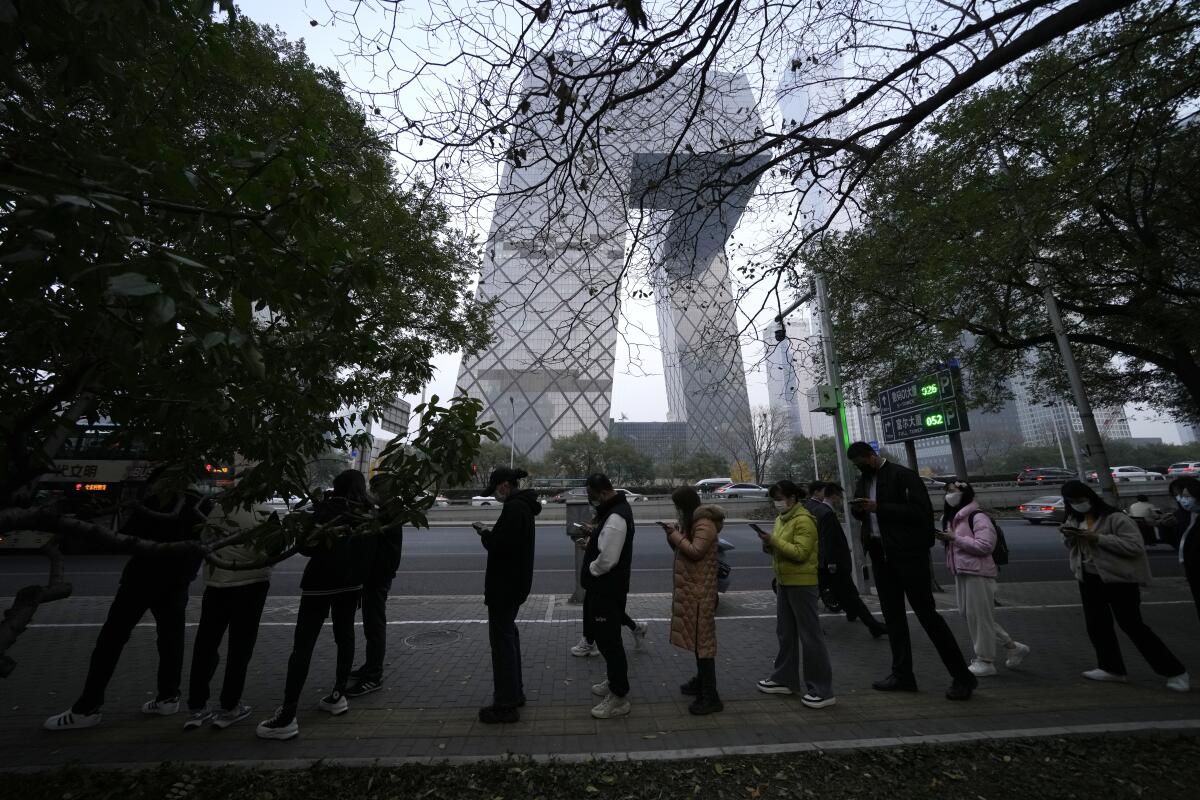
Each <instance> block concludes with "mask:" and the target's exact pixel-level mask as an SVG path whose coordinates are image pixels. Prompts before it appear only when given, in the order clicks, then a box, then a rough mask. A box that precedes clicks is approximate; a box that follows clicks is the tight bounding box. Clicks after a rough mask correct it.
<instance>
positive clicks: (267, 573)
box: [204, 506, 271, 589]
mask: <svg viewBox="0 0 1200 800" xmlns="http://www.w3.org/2000/svg"><path fill="white" fill-rule="evenodd" d="M269 515H270V511H269V510H268V509H266V508H241V507H238V508H233V509H230V510H229V511H227V512H226V511H223V510H222V509H221V507H220V506H216V508H215V509H214V510H213V512H212V514H211V515H210V516H209V520H210V521H212V522H215V523H217V524H219V525H220V526H221V527H222V528H225V529H227V530H228V531H229V532H230V533H233V531H234V530H235V529H237V528H253V527H254V526H256V525H259V524H261V523H262V522H263V521H264V520H265V519H266V518H267V517H268V516H269ZM216 555H217V556H218V557H220V558H222V559H224V560H226V561H241V562H248V561H257V560H258V559H260V558H262V557H263V555H264V554H263V552H262V551H261V550H258V549H257V548H255V547H253V546H252V545H249V544H231V545H229V546H227V547H222V548H221V549H220V550H217V551H216ZM269 580H271V567H258V568H256V569H225V568H224V567H218V566H215V565H213V564H209V563H208V562H205V564H204V585H205V586H211V587H213V588H214V589H232V588H233V587H235V586H249V585H250V584H252V583H262V582H264V581H269Z"/></svg>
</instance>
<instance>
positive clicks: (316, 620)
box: [283, 591, 359, 711]
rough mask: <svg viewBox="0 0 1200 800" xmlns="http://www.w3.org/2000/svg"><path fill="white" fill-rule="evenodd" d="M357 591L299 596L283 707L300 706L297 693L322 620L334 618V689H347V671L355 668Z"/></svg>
mask: <svg viewBox="0 0 1200 800" xmlns="http://www.w3.org/2000/svg"><path fill="white" fill-rule="evenodd" d="M358 598H359V592H356V591H355V592H338V593H337V594H315V595H313V594H306V595H302V596H301V597H300V610H299V611H298V612H297V613H296V635H295V638H294V639H293V640H292V655H291V657H290V658H289V659H288V669H287V681H286V683H285V684H284V688H283V705H284V707H285V708H290V709H292V710H293V711H294V710H295V708H296V706H297V705H298V704H299V703H300V693H301V692H302V691H303V690H304V682H305V681H306V680H308V668H309V665H310V664H311V663H312V654H313V649H314V648H315V647H316V646H317V637H318V636H320V635H321V628H322V627H324V626H325V618H326V617H332V618H333V641H334V642H335V643H336V644H337V672H336V674H335V677H334V683H333V688H334V689H335V690H337V691H339V692H344V691H345V690H346V682H347V681H348V680H349V679H350V669H351V668H352V667H353V666H354V613H355V612H356V611H357V610H358Z"/></svg>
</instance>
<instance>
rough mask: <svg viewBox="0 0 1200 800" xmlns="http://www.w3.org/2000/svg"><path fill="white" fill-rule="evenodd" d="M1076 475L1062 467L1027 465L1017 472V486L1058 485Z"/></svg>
mask: <svg viewBox="0 0 1200 800" xmlns="http://www.w3.org/2000/svg"><path fill="white" fill-rule="evenodd" d="M1074 477H1075V473H1074V472H1072V471H1071V470H1069V469H1062V468H1061V467H1026V468H1025V469H1023V470H1021V471H1020V472H1019V473H1017V486H1046V485H1049V486H1058V485H1061V484H1064V483H1066V482H1067V481H1069V480H1072V479H1073V478H1074Z"/></svg>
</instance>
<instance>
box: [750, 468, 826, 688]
mask: <svg viewBox="0 0 1200 800" xmlns="http://www.w3.org/2000/svg"><path fill="white" fill-rule="evenodd" d="M770 496H771V500H772V502H774V504H775V510H776V512H777V513H778V516H777V517H775V527H774V530H772V531H771V533H767V532H766V531H764V530H761V529H759V528H757V527H755V531H756V532H757V533H758V536H759V539H761V540H762V543H763V549H765V550H766V551H767V552H768V553H770V554H771V558H772V560H773V566H774V568H775V581H776V584H777V588H776V594H775V597H776V600H775V635H776V636H777V637H778V639H779V652H778V654H777V655H776V656H775V668H774V671H773V672H772V673H771V677H769V678H764V679H763V680H761V681H759V682H758V690H759V691H760V692H763V693H765V694H794V693H796V692H799V691H801V687H802V686H803V691H804V694H803V696H802V697H801V698H800V702H802V703H803V704H804V705H806V706H808V707H809V708H825V707H826V706H831V705H833V704H834V703H836V702H837V698H835V697H834V695H833V667H832V666H831V665H830V663H829V651H828V650H827V649H826V648H825V636H824V634H823V633H822V631H821V619H820V616H819V613H818V610H817V601H818V599H819V596H818V593H817V562H818V553H819V549H818V537H817V522H816V520H815V519H813V515H812V514H810V513H809V512H808V510H807V509H806V508H805V507H804V504H803V502H801V501H802V500H803V499H804V490H803V489H801V488H800V487H799V486H797V485H796V484H794V483H792V482H791V481H779V482H778V483H776V484H775V485H774V486H772V487H771V489H770ZM802 657H803V663H804V672H803V679H801V671H800V664H801V658H802Z"/></svg>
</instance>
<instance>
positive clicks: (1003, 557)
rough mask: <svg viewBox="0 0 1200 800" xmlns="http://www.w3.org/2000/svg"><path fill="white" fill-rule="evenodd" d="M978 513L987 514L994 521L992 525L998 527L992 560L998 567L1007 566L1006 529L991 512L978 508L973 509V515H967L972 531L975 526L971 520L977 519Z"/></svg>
mask: <svg viewBox="0 0 1200 800" xmlns="http://www.w3.org/2000/svg"><path fill="white" fill-rule="evenodd" d="M976 514H983V515H985V516H986V517H987V518H988V519H990V520H991V521H992V527H993V528H995V529H996V546H995V547H994V548H992V561H994V562H996V566H997V567H1003V566H1007V565H1008V542H1007V541H1005V540H1004V529H1003V528H1001V527H1000V523H999V522H997V521H996V518H995V517H993V516H992V515H991V514H988V513H987V512H986V511H979V510H976V511H972V512H971V516H969V517H967V525H970V527H971V530H972V531H973V530H975V526H974V525H973V524H972V522H971V521H972V520H974V519H975V515H976Z"/></svg>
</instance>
